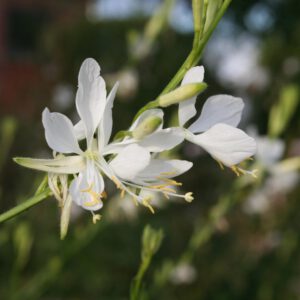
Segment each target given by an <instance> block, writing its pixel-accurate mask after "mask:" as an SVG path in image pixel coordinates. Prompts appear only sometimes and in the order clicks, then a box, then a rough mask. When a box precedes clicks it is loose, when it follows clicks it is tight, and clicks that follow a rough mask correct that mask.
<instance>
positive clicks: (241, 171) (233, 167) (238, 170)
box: [231, 166, 258, 178]
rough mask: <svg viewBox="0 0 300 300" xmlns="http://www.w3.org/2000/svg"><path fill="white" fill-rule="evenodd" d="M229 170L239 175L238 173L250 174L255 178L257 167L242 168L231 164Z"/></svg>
mask: <svg viewBox="0 0 300 300" xmlns="http://www.w3.org/2000/svg"><path fill="white" fill-rule="evenodd" d="M231 170H232V171H233V172H234V173H235V174H236V175H237V176H238V177H239V176H240V175H245V174H248V175H251V176H252V177H253V178H257V173H258V169H254V170H252V171H248V170H244V169H242V168H240V167H237V166H232V167H231Z"/></svg>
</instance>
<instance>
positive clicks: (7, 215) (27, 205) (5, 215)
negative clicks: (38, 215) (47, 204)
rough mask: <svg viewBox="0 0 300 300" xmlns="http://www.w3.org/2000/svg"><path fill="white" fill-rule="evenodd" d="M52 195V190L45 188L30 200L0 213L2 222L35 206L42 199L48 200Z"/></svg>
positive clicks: (0, 221)
mask: <svg viewBox="0 0 300 300" xmlns="http://www.w3.org/2000/svg"><path fill="white" fill-rule="evenodd" d="M50 195H51V191H50V189H49V188H47V189H45V190H44V191H43V192H42V193H40V194H37V195H34V196H33V197H31V198H29V199H28V200H26V201H24V202H22V203H21V204H19V205H17V206H15V207H13V208H12V209H10V210H8V211H6V212H5V213H3V214H1V215H0V223H3V222H5V221H7V220H9V219H11V218H13V217H15V216H17V215H19V214H20V213H22V212H24V211H25V210H27V209H29V208H31V207H32V206H35V205H37V204H39V203H41V202H42V201H44V200H46V198H47V197H48V196H50Z"/></svg>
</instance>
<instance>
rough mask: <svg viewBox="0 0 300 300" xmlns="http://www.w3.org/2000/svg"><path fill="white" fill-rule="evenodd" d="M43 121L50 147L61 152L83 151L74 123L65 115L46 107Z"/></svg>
mask: <svg viewBox="0 0 300 300" xmlns="http://www.w3.org/2000/svg"><path fill="white" fill-rule="evenodd" d="M42 122H43V125H44V128H45V136H46V141H47V143H48V145H49V147H50V148H52V149H53V150H54V151H57V152H61V153H81V150H80V148H79V145H78V142H77V139H76V136H75V132H74V128H73V124H72V122H71V121H70V120H69V119H68V118H67V117H66V116H65V115H63V114H60V113H50V112H49V110H48V108H45V109H44V111H43V114H42Z"/></svg>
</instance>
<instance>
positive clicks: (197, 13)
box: [161, 0, 231, 94]
mask: <svg viewBox="0 0 300 300" xmlns="http://www.w3.org/2000/svg"><path fill="white" fill-rule="evenodd" d="M230 2H231V0H225V1H224V2H223V4H222V6H221V8H220V9H219V11H218V13H217V15H216V17H215V18H214V21H213V22H212V24H211V25H210V26H209V28H208V29H207V31H206V32H204V33H203V28H202V26H203V18H204V15H205V14H203V12H204V10H205V3H204V0H193V4H192V5H193V15H194V32H195V33H194V41H193V48H192V50H191V52H190V54H189V55H188V57H187V58H186V60H185V61H184V63H183V64H182V66H181V67H180V68H179V70H178V71H177V73H176V74H175V76H174V77H173V78H172V79H171V81H170V82H169V83H168V85H167V86H166V87H165V88H164V90H163V91H162V93H161V94H166V93H168V92H170V91H171V90H173V89H174V88H175V87H176V86H177V85H178V84H179V82H180V81H181V80H182V78H183V76H184V75H185V73H186V72H187V71H188V70H189V69H190V68H192V67H194V66H195V65H196V64H197V63H198V62H199V60H200V58H201V56H202V53H203V50H204V47H205V46H206V44H207V42H208V40H209V38H210V36H211V35H212V33H213V32H214V30H215V28H216V26H217V25H218V23H219V21H220V20H221V18H222V17H223V15H224V14H225V12H226V10H227V8H228V6H229V4H230Z"/></svg>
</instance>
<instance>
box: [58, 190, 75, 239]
mask: <svg viewBox="0 0 300 300" xmlns="http://www.w3.org/2000/svg"><path fill="white" fill-rule="evenodd" d="M71 208H72V198H71V196H70V195H68V196H67V199H66V201H65V203H64V205H63V207H62V211H61V217H60V238H61V239H62V240H63V239H64V238H65V237H66V235H67V232H68V227H69V221H70V214H71Z"/></svg>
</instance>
